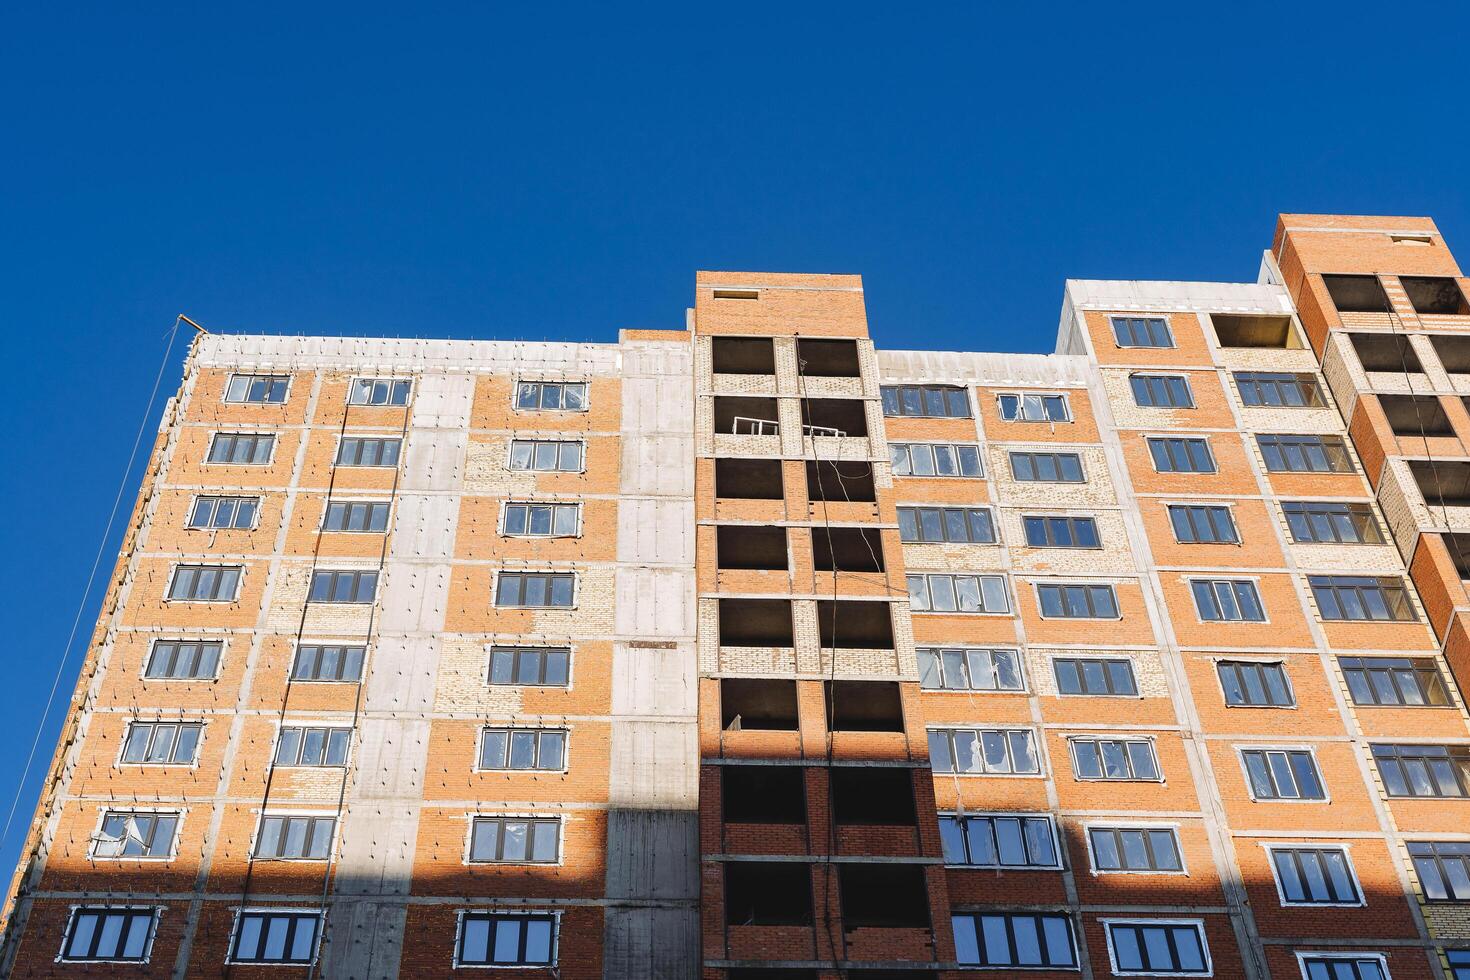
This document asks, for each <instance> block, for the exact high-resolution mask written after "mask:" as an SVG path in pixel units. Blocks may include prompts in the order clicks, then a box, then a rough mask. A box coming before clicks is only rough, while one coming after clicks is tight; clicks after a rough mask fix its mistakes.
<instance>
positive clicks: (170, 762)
mask: <svg viewBox="0 0 1470 980" xmlns="http://www.w3.org/2000/svg"><path fill="white" fill-rule="evenodd" d="M203 729H204V726H203V725H202V724H200V723H199V722H162V721H135V722H133V723H132V724H130V725H129V726H128V737H127V740H126V741H125V742H123V753H122V761H123V762H131V763H135V764H137V765H145V766H187V765H192V764H193V762H194V756H195V754H196V753H197V752H198V751H199V736H200V733H201V732H202V731H203Z"/></svg>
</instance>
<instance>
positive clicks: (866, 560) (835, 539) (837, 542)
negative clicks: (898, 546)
mask: <svg viewBox="0 0 1470 980" xmlns="http://www.w3.org/2000/svg"><path fill="white" fill-rule="evenodd" d="M812 561H813V562H814V563H815V564H816V567H817V571H819V572H834V571H835V572H881V571H883V536H882V535H881V534H879V533H878V531H877V529H875V528H869V527H814V528H812ZM783 567H784V566H783Z"/></svg>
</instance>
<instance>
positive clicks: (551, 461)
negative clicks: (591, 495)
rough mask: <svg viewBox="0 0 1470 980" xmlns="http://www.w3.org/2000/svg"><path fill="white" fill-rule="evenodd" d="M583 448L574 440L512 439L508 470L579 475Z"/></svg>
mask: <svg viewBox="0 0 1470 980" xmlns="http://www.w3.org/2000/svg"><path fill="white" fill-rule="evenodd" d="M583 448H584V447H583V445H582V443H581V442H579V441H576V440H557V439H512V440H511V441H510V468H511V469H513V470H532V471H535V472H537V473H557V472H560V473H580V472H582V453H583Z"/></svg>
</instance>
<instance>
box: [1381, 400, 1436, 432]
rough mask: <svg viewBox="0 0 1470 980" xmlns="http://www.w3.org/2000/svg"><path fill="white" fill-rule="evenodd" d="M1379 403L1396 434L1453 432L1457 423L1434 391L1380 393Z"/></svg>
mask: <svg viewBox="0 0 1470 980" xmlns="http://www.w3.org/2000/svg"><path fill="white" fill-rule="evenodd" d="M1378 404H1380V405H1382V406H1383V414H1384V415H1386V416H1387V417H1388V425H1389V428H1391V429H1393V434H1394V435H1396V436H1418V435H1426V436H1452V435H1454V434H1455V427H1454V426H1453V425H1451V424H1450V417H1449V416H1448V415H1446V414H1445V410H1444V405H1442V404H1440V401H1439V399H1438V398H1435V397H1434V396H1433V395H1379V396H1378Z"/></svg>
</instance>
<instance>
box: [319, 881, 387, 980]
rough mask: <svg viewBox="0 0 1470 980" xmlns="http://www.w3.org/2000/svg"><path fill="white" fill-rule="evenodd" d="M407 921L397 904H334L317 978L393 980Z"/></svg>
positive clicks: (328, 914) (328, 921)
mask: <svg viewBox="0 0 1470 980" xmlns="http://www.w3.org/2000/svg"><path fill="white" fill-rule="evenodd" d="M407 921H408V908H407V907H406V906H404V905H401V904H398V903H380V902H371V901H338V902H334V903H333V905H332V908H331V910H330V911H329V912H328V913H327V929H326V933H325V935H324V936H323V938H322V951H321V968H320V969H319V970H318V974H319V975H320V976H322V977H324V978H330V980H397V977H398V976H399V971H398V966H399V959H400V957H401V956H402V953H403V932H404V928H405V926H406V924H407Z"/></svg>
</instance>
